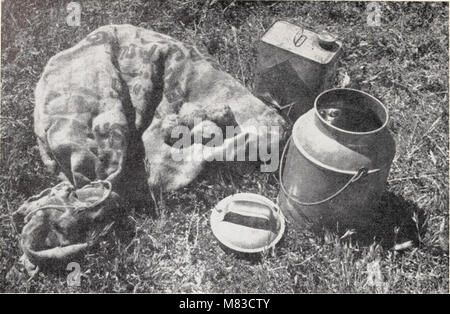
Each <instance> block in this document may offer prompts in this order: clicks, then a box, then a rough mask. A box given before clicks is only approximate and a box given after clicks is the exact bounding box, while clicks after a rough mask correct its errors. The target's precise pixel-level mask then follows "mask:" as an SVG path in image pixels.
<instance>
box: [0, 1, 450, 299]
mask: <svg viewBox="0 0 450 314" xmlns="http://www.w3.org/2000/svg"><path fill="white" fill-rule="evenodd" d="M67 2H68V1H58V2H57V1H45V2H44V1H37V0H36V1H12V0H8V1H3V2H2V34H1V35H2V38H1V44H2V51H1V65H2V69H1V80H2V87H1V92H2V97H1V130H0V136H1V156H0V158H1V161H0V176H1V177H0V292H2V291H4V292H5V291H7V292H50V291H55V292H56V291H58V292H70V291H84V292H88V291H94V292H126V291H129V292H132V291H134V292H402V293H403V292H413V293H431V292H435V293H436V292H437V293H447V292H448V289H449V286H448V282H449V271H448V262H449V260H448V253H445V252H444V251H443V250H442V249H441V248H440V246H439V226H440V225H441V224H442V223H443V222H444V221H447V223H448V159H447V158H448V134H449V131H448V45H449V43H448V4H445V3H428V4H424V3H380V5H381V10H382V23H383V26H382V27H378V28H371V27H369V26H367V24H366V13H365V8H366V4H365V3H331V2H326V3H325V2H303V1H302V2H284V3H282V2H263V3H255V2H233V3H231V2H228V1H227V2H226V1H209V2H206V3H203V2H195V1H192V0H184V1H182V0H169V1H162V0H160V1H156V0H155V1H143V0H142V1H141V0H133V1H131V0H129V1H120V2H119V1H98V0H96V1H82V2H81V1H80V2H81V4H82V21H81V26H80V27H69V26H67V25H66V23H65V18H66V15H67V13H66V10H65V8H66V4H67ZM280 19H281V20H287V21H290V22H293V23H303V24H306V25H310V26H311V27H314V28H315V29H327V30H329V31H332V32H335V33H336V34H338V35H339V36H340V37H341V39H342V40H343V42H344V45H345V53H344V56H343V58H342V60H341V62H340V64H339V75H338V78H337V80H336V85H337V86H339V85H342V84H343V82H345V81H347V82H348V78H350V82H349V85H348V87H352V88H357V89H361V90H364V91H366V92H369V93H371V94H373V95H375V96H376V97H378V98H380V99H381V100H382V101H383V102H384V103H385V104H386V105H387V106H388V108H389V110H390V113H391V125H390V128H391V130H392V133H393V135H394V137H395V139H396V141H397V155H396V158H395V160H394V164H393V166H392V170H391V174H390V177H389V183H388V189H387V193H386V194H385V196H384V197H383V201H382V204H381V205H380V208H379V217H378V220H377V222H376V223H374V224H373V225H372V228H368V229H367V230H366V232H363V233H362V234H356V235H353V236H351V237H346V238H343V239H340V238H339V237H338V236H336V235H332V234H328V233H327V234H323V235H312V234H308V233H299V232H297V231H294V230H293V228H289V226H288V231H287V233H286V235H285V237H284V240H283V241H282V243H281V244H280V245H279V247H278V248H277V249H276V250H275V251H274V252H270V253H267V254H264V255H263V256H261V257H260V258H253V259H249V258H241V257H238V256H235V255H233V254H229V253H225V252H224V251H223V250H222V249H221V248H220V247H219V246H218V244H217V242H216V241H215V239H214V236H213V235H212V234H211V231H210V228H209V222H208V219H209V213H210V208H211V207H212V206H213V205H214V204H215V203H216V202H217V201H218V200H220V199H222V198H223V197H225V196H227V195H230V194H232V193H235V192H239V191H241V192H244V191H245V192H247V191H251V192H257V193H261V194H263V195H266V196H268V197H269V198H271V199H273V200H274V199H275V198H276V195H277V192H278V185H277V180H276V178H275V176H274V175H273V174H261V173H257V172H254V173H252V174H247V175H238V174H236V173H232V172H229V171H228V170H226V169H224V168H220V169H218V170H217V171H209V172H206V173H205V174H204V175H202V176H201V177H200V178H198V180H196V181H195V182H194V183H192V184H191V185H190V186H189V187H187V188H184V189H181V190H179V191H177V192H174V193H168V194H166V195H164V197H163V201H162V202H161V204H160V205H159V208H158V212H159V215H158V216H157V217H152V216H151V215H150V212H151V210H150V209H149V208H143V209H142V208H137V209H124V210H129V211H130V215H132V216H133V217H134V219H135V221H136V230H135V236H134V238H133V239H132V241H131V242H121V241H120V240H117V238H116V239H115V240H114V239H113V240H112V241H105V242H102V243H101V245H100V246H99V247H98V248H97V249H96V250H93V251H92V252H91V253H90V254H88V255H87V256H86V258H85V259H84V260H83V261H81V270H82V271H83V272H84V273H85V274H86V278H84V279H83V280H82V284H81V287H79V288H70V287H68V286H67V284H66V276H67V274H68V273H69V272H68V271H64V270H63V271H60V272H58V273H56V274H54V273H53V274H44V273H40V274H39V275H38V276H36V277H35V278H33V279H32V280H27V279H28V278H27V276H26V275H25V273H24V272H23V269H22V268H21V266H20V265H19V263H18V258H19V256H20V255H21V253H20V248H19V247H18V236H17V234H15V232H14V230H13V228H12V226H11V224H10V220H9V214H8V213H9V212H10V211H13V210H15V209H16V208H17V207H18V206H19V205H20V204H21V203H22V202H23V201H24V200H25V199H26V198H27V197H29V196H30V195H32V194H34V193H37V192H39V191H41V190H42V189H44V188H47V187H49V186H51V185H53V184H54V183H55V182H56V180H55V178H54V177H52V176H49V175H48V174H46V173H45V171H44V169H43V165H42V163H41V161H40V158H39V153H38V150H37V149H36V140H35V137H34V135H33V131H32V129H33V128H32V125H33V120H32V110H33V89H34V87H35V84H36V82H37V80H38V78H39V75H40V73H41V72H42V70H43V67H44V65H45V64H46V62H47V61H48V59H49V58H50V57H51V56H52V55H54V54H56V53H57V52H59V51H61V50H63V49H66V48H69V47H70V46H72V45H74V44H75V43H76V42H78V41H79V40H80V39H81V38H83V37H84V36H85V35H86V34H88V33H89V32H91V31H92V30H94V29H95V28H97V27H99V26H101V25H104V24H109V23H130V24H134V25H139V26H142V27H146V28H151V29H154V30H157V31H160V32H164V33H167V34H169V35H172V36H174V37H175V38H178V39H180V40H182V41H185V42H194V43H196V44H197V45H203V46H206V48H207V49H208V50H209V52H210V53H211V54H212V55H213V56H214V57H216V58H217V59H218V60H219V62H220V64H221V65H222V66H223V68H224V69H225V70H226V71H228V72H229V73H231V74H232V75H234V77H236V78H237V79H239V80H240V81H241V82H243V83H244V84H245V85H246V86H247V87H249V88H250V89H251V88H252V87H253V81H254V77H253V73H254V66H255V62H256V51H255V46H256V45H255V44H256V41H257V40H258V38H260V37H261V35H262V34H263V33H264V31H265V30H266V29H267V28H268V27H269V26H270V25H271V23H272V22H274V21H275V20H280ZM233 27H234V28H235V32H233ZM112 238H114V237H112ZM410 239H415V240H416V245H415V246H414V247H413V248H410V249H408V250H404V251H394V250H392V249H391V248H392V245H393V244H395V243H402V242H404V241H406V240H410Z"/></svg>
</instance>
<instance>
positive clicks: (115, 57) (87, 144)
mask: <svg viewBox="0 0 450 314" xmlns="http://www.w3.org/2000/svg"><path fill="white" fill-rule="evenodd" d="M35 98H36V108H35V117H34V122H35V133H36V135H37V137H38V142H39V147H40V152H41V155H42V159H43V161H44V163H45V164H46V165H47V166H48V168H49V169H51V170H52V171H54V172H56V173H59V172H61V173H63V174H64V177H65V178H67V180H68V181H70V182H71V183H73V184H74V186H75V187H81V186H83V185H85V184H86V183H89V182H90V181H92V180H96V179H102V180H108V181H110V182H111V183H112V184H113V188H115V187H116V186H118V185H117V183H118V182H120V180H121V179H123V178H124V177H130V176H129V173H132V172H133V171H134V172H136V169H137V168H139V167H138V165H137V164H138V163H139V162H141V161H142V160H143V157H145V158H146V159H147V163H148V167H147V168H148V172H149V173H148V174H147V176H148V178H147V179H148V180H147V181H148V184H149V186H150V187H156V186H158V187H161V188H163V189H164V190H174V189H178V188H180V187H182V186H185V185H187V184H188V183H190V182H191V181H192V180H193V179H194V178H195V177H196V176H197V175H198V173H199V172H200V171H201V169H202V168H203V166H204V163H205V160H209V159H211V157H210V156H212V155H215V154H216V155H220V154H222V153H223V152H224V151H226V150H227V149H231V150H232V152H231V154H233V153H237V151H238V150H239V149H244V147H237V146H238V145H234V143H235V142H236V140H237V139H236V138H234V139H229V140H228V141H225V142H224V143H223V145H221V146H220V147H213V148H210V146H205V145H203V144H204V143H195V144H193V145H192V146H191V147H188V148H180V149H182V150H183V151H182V152H181V153H182V154H183V158H182V160H179V161H176V160H174V159H173V158H172V155H173V153H174V150H176V149H178V148H174V147H173V146H171V144H173V143H171V142H170V136H169V135H170V134H171V131H172V130H173V128H174V127H175V126H177V125H184V126H188V127H189V128H190V129H191V130H193V129H194V127H196V129H199V128H202V129H203V128H204V127H206V128H210V129H211V128H215V127H219V128H221V129H222V130H224V129H225V127H226V126H239V128H240V131H241V133H239V134H237V135H236V137H245V136H246V137H247V138H250V140H259V139H261V138H262V137H263V138H264V140H265V139H267V138H269V139H273V140H278V139H279V138H281V137H282V134H280V133H277V132H282V131H283V127H284V125H285V121H284V120H283V118H282V117H281V116H280V115H278V113H277V112H276V110H275V109H273V108H271V107H269V106H267V105H265V104H264V103H263V102H262V101H260V100H259V99H258V98H256V97H254V96H253V95H252V94H251V93H250V92H249V91H248V90H247V89H246V88H245V87H244V86H242V85H241V84H240V83H239V82H237V81H236V80H235V79H233V78H232V77H231V76H230V75H228V74H227V73H225V72H223V71H221V70H220V69H219V66H218V65H217V63H216V62H215V61H214V60H212V59H211V58H209V57H205V56H204V55H203V54H201V53H200V52H199V50H198V49H197V48H195V47H193V46H190V45H187V44H182V43H181V42H179V41H176V40H174V39H172V38H170V37H168V36H166V35H163V34H159V33H156V32H153V31H150V30H146V29H142V28H137V27H134V26H131V25H117V26H114V25H111V26H104V27H101V28H99V29H97V30H96V31H94V32H93V33H91V34H90V35H88V36H87V37H86V38H85V39H84V40H82V41H81V42H80V43H79V44H77V45H76V46H74V47H73V48H70V49H68V50H66V51H63V52H61V53H59V54H57V55H56V56H54V57H53V58H51V60H50V61H49V62H48V64H47V66H46V68H45V70H44V73H43V75H42V77H41V79H40V81H39V83H38V85H37V88H36V93H35ZM199 120H200V123H198V121H199ZM198 124H200V125H198ZM261 125H265V126H271V127H273V126H279V127H280V129H278V131H277V129H276V128H271V129H269V132H271V133H273V134H269V135H273V136H268V135H267V133H266V134H255V135H256V136H253V137H249V136H248V135H249V134H248V133H249V132H254V130H253V131H251V130H247V128H249V127H254V126H261ZM224 133H225V132H224ZM246 133H247V134H246ZM244 144H245V145H247V146H248V144H249V143H248V141H247V142H245V143H244ZM233 145H234V146H236V147H234V151H233V147H231V146H233ZM200 146H202V147H200ZM199 148H201V149H202V150H203V152H204V155H205V158H198V151H199ZM141 172H142V171H141Z"/></svg>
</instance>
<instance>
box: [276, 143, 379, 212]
mask: <svg viewBox="0 0 450 314" xmlns="http://www.w3.org/2000/svg"><path fill="white" fill-rule="evenodd" d="M291 139H292V136H289V139H288V140H287V142H286V145H285V146H284V149H283V153H282V154H281V161H280V171H279V180H280V187H281V190H282V191H283V193H284V194H285V195H286V196H287V197H288V198H289V199H290V200H291V201H293V202H295V203H297V204H299V205H302V206H312V205H320V204H323V203H326V202H328V201H330V200H332V199H333V198H335V197H336V196H338V195H339V194H341V193H342V192H344V190H345V189H347V188H348V187H349V186H350V184H352V183H355V182H357V181H358V180H359V179H361V178H362V177H365V176H366V175H367V174H370V173H374V172H378V171H380V169H373V170H370V171H369V170H368V169H367V168H365V167H361V168H359V169H358V171H356V173H355V174H354V175H353V177H352V178H351V179H350V180H348V182H347V183H346V184H345V185H344V186H343V187H342V188H340V189H339V190H337V191H336V192H335V193H334V194H332V195H330V196H328V197H327V198H325V199H323V200H320V201H315V202H302V201H299V200H298V199H296V198H295V197H294V196H292V195H291V194H289V192H288V191H287V190H286V188H285V186H284V184H283V176H282V172H283V164H284V162H283V161H284V156H285V155H286V151H287V147H288V146H289V143H290V141H291Z"/></svg>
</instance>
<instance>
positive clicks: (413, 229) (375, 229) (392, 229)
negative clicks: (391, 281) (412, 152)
mask: <svg viewBox="0 0 450 314" xmlns="http://www.w3.org/2000/svg"><path fill="white" fill-rule="evenodd" d="M426 221H427V217H426V215H425V212H424V211H423V210H422V209H421V208H419V207H418V206H417V205H416V204H415V203H413V202H411V201H408V200H405V199H404V198H403V197H402V196H400V195H396V194H394V193H392V192H386V193H385V194H384V195H383V196H382V199H381V202H380V204H379V206H378V207H377V208H376V210H374V211H373V212H372V214H371V215H370V217H368V219H367V222H366V223H365V224H364V225H362V226H361V227H359V228H357V229H356V232H357V233H356V234H355V236H354V237H353V238H354V239H355V240H357V241H358V242H359V243H360V244H362V245H370V244H371V243H373V242H374V241H376V242H378V243H380V244H381V245H382V246H383V247H384V248H392V247H393V246H394V245H395V244H400V243H404V242H406V241H413V242H414V244H416V245H417V244H419V242H420V241H421V239H422V237H423V236H424V234H425V232H426V228H427V224H426Z"/></svg>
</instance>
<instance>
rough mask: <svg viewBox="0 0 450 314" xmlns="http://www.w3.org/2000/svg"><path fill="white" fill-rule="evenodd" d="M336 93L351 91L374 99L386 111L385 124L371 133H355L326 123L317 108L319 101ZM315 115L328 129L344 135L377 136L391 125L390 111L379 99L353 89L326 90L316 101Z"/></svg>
mask: <svg viewBox="0 0 450 314" xmlns="http://www.w3.org/2000/svg"><path fill="white" fill-rule="evenodd" d="M334 91H350V92H354V93H358V94H362V95H364V96H366V97H368V98H370V99H372V100H373V101H375V103H377V104H378V105H379V106H380V108H382V110H383V111H384V114H385V115H386V118H385V119H384V122H383V124H382V125H381V126H380V127H379V128H377V129H375V130H371V131H367V132H354V131H348V130H345V129H342V128H338V127H336V126H334V125H332V124H331V123H329V122H328V121H326V120H325V119H324V118H322V116H321V115H320V114H319V109H318V108H317V105H318V100H319V99H320V98H321V97H322V96H323V95H325V94H328V93H331V92H334ZM314 114H315V116H316V117H317V118H318V119H319V120H320V121H321V122H322V123H324V124H325V125H326V126H327V127H329V128H331V129H333V130H336V131H339V132H342V133H344V134H350V135H370V134H375V133H377V132H380V131H381V130H383V129H384V128H386V126H387V125H388V123H389V119H390V116H389V111H388V110H387V108H386V106H385V105H384V104H383V103H382V102H381V101H380V100H379V99H378V98H376V97H374V96H372V95H370V94H368V93H366V92H364V91H361V90H357V89H353V88H331V89H327V90H324V91H323V92H321V93H320V94H319V95H318V96H317V97H316V99H315V100H314Z"/></svg>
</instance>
